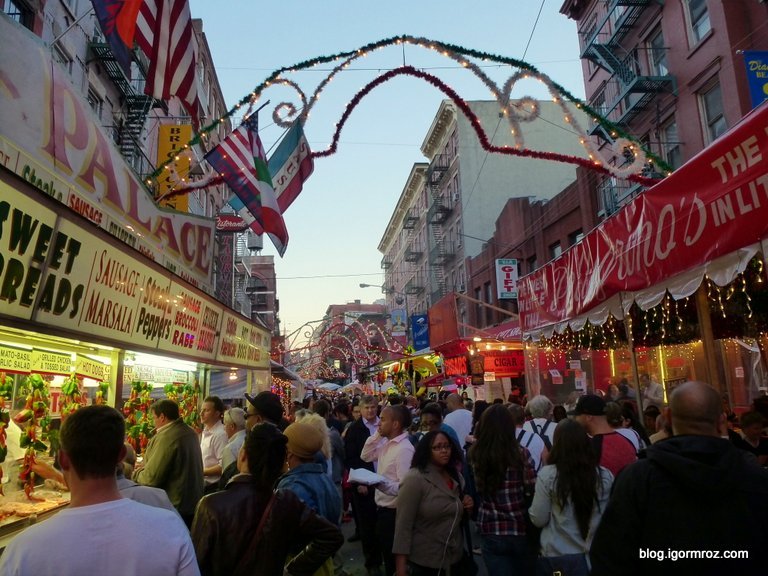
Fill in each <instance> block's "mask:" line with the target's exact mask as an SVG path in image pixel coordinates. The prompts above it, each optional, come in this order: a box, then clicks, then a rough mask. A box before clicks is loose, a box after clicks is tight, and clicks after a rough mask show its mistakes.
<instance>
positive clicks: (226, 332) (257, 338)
mask: <svg viewBox="0 0 768 576" xmlns="http://www.w3.org/2000/svg"><path fill="white" fill-rule="evenodd" d="M216 359H217V360H219V361H222V362H224V363H226V362H231V363H235V362H236V363H238V364H245V365H247V366H248V367H250V368H269V333H268V332H266V330H263V329H259V328H258V327H257V326H254V325H253V324H252V323H250V322H248V321H247V320H246V319H245V318H243V317H242V316H236V315H235V314H233V313H230V312H225V313H224V317H223V319H222V324H221V334H220V336H219V350H218V352H217V354H216Z"/></svg>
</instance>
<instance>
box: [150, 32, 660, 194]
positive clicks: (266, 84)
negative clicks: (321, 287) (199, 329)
mask: <svg viewBox="0 0 768 576" xmlns="http://www.w3.org/2000/svg"><path fill="white" fill-rule="evenodd" d="M404 45H411V46H416V47H419V48H423V49H425V50H431V51H433V52H437V53H439V54H441V55H443V56H444V57H446V58H449V59H450V60H453V61H454V62H456V63H458V64H459V65H460V66H461V67H463V68H465V69H466V70H467V71H468V72H469V73H472V74H473V75H474V76H475V77H476V78H478V79H479V80H480V81H481V82H482V83H483V84H484V85H485V86H486V87H487V88H488V90H489V92H490V93H491V95H492V96H493V98H494V99H495V100H496V101H497V102H498V103H499V107H500V109H501V111H502V114H504V116H505V117H506V120H507V122H508V124H509V130H510V133H511V134H512V136H513V137H514V145H511V146H510V145H506V146H494V145H493V144H492V142H491V139H489V137H488V135H487V134H486V132H485V130H484V129H483V127H482V125H481V123H480V120H479V119H478V117H477V116H476V115H475V114H474V113H473V112H472V110H471V109H470V107H469V104H468V103H467V102H466V101H465V100H463V99H462V98H461V96H459V94H458V93H457V92H456V91H455V90H454V89H453V88H451V87H450V86H449V85H448V84H446V83H445V82H444V81H443V80H441V79H440V78H438V77H437V76H435V75H433V74H430V73H428V72H425V71H423V70H419V69H417V68H414V67H412V66H408V65H402V66H399V67H397V68H394V69H392V70H388V71H386V72H384V73H382V74H380V75H379V76H377V77H376V78H375V79H373V80H372V81H370V82H369V83H368V84H366V85H365V86H364V87H363V88H361V89H360V90H359V91H358V92H357V93H356V94H355V95H354V96H353V97H352V99H351V100H350V101H349V102H348V103H347V105H346V108H345V110H344V112H343V114H342V116H341V119H340V120H339V122H338V123H337V124H336V127H335V130H334V133H333V136H332V138H331V144H330V145H329V146H328V148H326V149H325V150H318V151H314V152H312V156H313V157H314V158H322V157H326V156H331V155H333V154H335V153H336V150H337V147H338V143H339V138H340V136H341V132H342V130H343V129H344V125H345V123H346V121H347V119H348V118H349V116H350V115H351V113H352V111H353V110H354V109H355V108H356V107H357V105H358V104H359V103H360V101H361V100H362V99H363V98H364V97H365V96H367V95H368V94H369V93H370V92H372V91H373V90H374V89H375V88H377V87H379V86H381V85H382V84H385V83H386V82H388V81H389V80H392V79H393V78H397V77H399V76H411V77H413V78H419V79H421V80H424V81H426V82H428V83H429V84H431V85H432V86H434V87H435V88H437V89H438V90H440V91H441V92H442V93H443V94H445V95H446V96H447V97H448V98H449V99H450V100H452V101H453V102H454V103H455V105H456V106H457V108H458V109H459V110H460V111H461V112H462V114H464V116H466V118H467V119H468V120H469V122H470V124H471V125H472V127H473V128H474V130H475V132H476V133H477V136H478V138H479V141H480V145H481V146H482V148H483V149H484V150H486V151H488V152H492V153H496V154H504V155H509V156H521V157H527V158H538V159H544V160H551V161H556V162H565V163H569V164H575V165H579V166H584V167H586V168H590V169H592V170H595V171H598V172H602V173H604V174H609V175H611V176H614V177H616V178H621V179H626V180H629V181H632V182H636V183H638V184H641V185H644V186H650V185H653V184H654V183H655V182H656V181H657V180H656V179H653V178H649V177H646V176H644V175H643V174H644V173H647V172H649V168H650V167H653V166H654V165H655V168H652V169H651V170H650V172H651V173H653V174H655V175H660V174H663V175H668V174H669V173H670V172H671V168H670V166H669V165H668V164H666V163H665V162H664V161H663V160H662V159H660V158H658V157H657V156H655V155H654V154H652V153H651V152H650V151H649V150H647V149H645V148H644V146H643V144H642V143H641V142H640V141H639V140H638V139H637V138H635V137H633V136H631V135H630V134H628V133H626V132H625V131H624V130H623V129H622V128H621V127H620V126H617V125H616V124H614V123H612V122H611V121H610V120H608V119H607V118H605V117H603V116H602V115H600V114H599V113H598V112H597V111H596V110H595V109H593V108H591V107H590V106H589V105H587V104H586V103H584V102H582V101H581V100H579V99H578V98H576V97H575V96H574V95H573V94H571V93H570V92H568V90H566V89H565V88H563V87H562V86H560V85H559V84H558V83H557V82H555V81H554V80H552V79H551V78H550V77H549V76H547V75H546V74H543V73H542V72H539V71H538V70H537V69H536V68H535V67H534V66H532V65H530V64H528V63H527V62H524V61H521V60H516V59H514V58H507V57H504V56H499V55H496V54H491V53H488V52H482V51H479V50H473V49H468V48H464V47H462V46H457V45H454V44H449V43H445V42H440V41H435V40H429V39H428V38H421V37H416V36H408V35H402V36H395V37H393V38H387V39H384V40H380V41H378V42H373V43H371V44H367V45H365V46H362V47H361V48H358V49H357V50H352V51H347V52H339V53H337V54H332V55H328V56H319V57H316V58H312V59H310V60H305V61H303V62H300V63H298V64H295V65H293V66H287V67H283V68H279V69H277V70H275V71H273V72H272V73H271V74H270V75H269V76H268V77H267V78H266V79H265V80H264V81H263V82H262V83H261V84H259V85H258V86H256V87H255V88H254V89H253V91H252V92H250V93H249V94H248V95H246V96H244V97H243V98H242V99H241V100H240V101H239V102H238V103H237V104H235V106H233V107H232V108H231V109H230V110H229V111H227V113H226V114H224V115H223V116H221V117H220V118H218V119H216V120H215V121H213V122H211V123H210V124H208V125H207V126H204V127H202V128H201V129H200V131H199V132H198V133H197V134H195V136H194V138H193V139H192V140H190V141H189V142H188V143H187V144H185V145H184V147H183V148H182V150H181V151H180V152H179V154H178V155H177V156H176V157H172V158H170V159H169V160H168V161H166V162H165V163H164V164H161V165H160V166H159V167H158V169H157V170H156V171H155V172H154V173H153V174H152V175H151V176H150V177H149V178H148V179H147V182H146V183H147V185H148V186H150V187H151V186H153V185H154V184H155V181H156V179H157V178H158V177H159V176H160V175H161V174H162V177H163V179H165V178H168V179H169V180H170V181H171V182H173V183H174V186H173V189H172V190H171V192H170V193H168V194H166V195H165V196H166V197H168V196H174V195H178V194H186V193H189V192H191V191H193V190H198V189H201V188H206V187H209V186H214V185H217V184H220V183H221V182H222V175H221V174H214V175H212V176H211V177H209V178H206V179H204V180H202V181H197V182H194V183H193V182H191V181H190V180H188V175H187V174H180V173H179V172H178V170H177V169H176V162H177V161H178V160H179V159H181V158H182V157H187V158H188V159H189V160H190V165H191V166H195V165H196V164H197V160H196V159H195V157H194V153H193V150H192V147H193V146H195V145H197V144H201V143H203V142H204V141H205V140H206V138H208V135H209V134H210V133H211V132H213V131H216V130H218V129H219V128H220V125H221V124H222V123H224V122H225V121H227V120H228V119H230V118H231V117H233V116H235V115H236V114H238V115H239V114H242V112H243V110H242V109H243V108H244V107H245V109H246V110H248V111H250V110H252V108H253V106H254V105H255V104H256V103H257V102H258V101H259V100H260V98H261V97H262V95H263V93H264V92H265V91H266V90H267V89H268V88H270V87H274V86H282V87H288V88H291V89H293V90H295V91H296V93H297V95H298V98H299V100H300V105H299V106H296V105H295V104H293V103H291V102H280V103H279V104H277V105H276V106H275V108H274V110H273V113H272V119H273V121H274V122H275V123H276V124H277V125H278V126H280V127H283V128H288V127H290V126H291V125H292V124H293V123H294V122H295V121H297V120H298V121H300V122H302V123H305V122H306V121H307V119H308V118H309V116H310V113H311V112H312V109H313V107H314V106H315V104H316V103H317V101H318V99H319V98H320V96H321V94H322V92H323V90H324V89H325V88H326V87H327V86H328V84H329V83H330V82H331V81H332V80H333V79H334V78H335V77H336V76H337V75H338V74H339V73H340V72H342V71H344V70H345V69H347V68H349V67H350V66H351V65H352V64H353V63H355V61H356V60H358V59H360V58H364V57H366V56H368V55H369V54H371V53H373V52H376V51H379V50H385V49H388V48H392V47H398V48H402V47H403V46H404ZM398 57H399V56H398ZM478 62H480V63H482V65H489V63H493V64H498V65H504V66H509V67H510V69H511V70H512V74H511V75H510V76H509V78H508V79H507V80H506V82H504V84H503V85H501V86H500V85H499V84H497V83H495V82H494V81H493V80H491V79H490V78H489V77H488V75H487V74H486V73H485V72H484V71H483V69H482V67H481V65H480V64H478ZM329 63H330V64H333V65H334V67H333V68H332V69H331V71H330V72H329V73H328V75H327V76H326V77H325V78H324V79H323V80H322V81H321V82H320V84H319V85H318V86H317V88H316V89H315V91H314V92H313V93H312V95H311V96H307V94H306V93H305V92H304V91H303V90H302V89H301V87H300V86H299V85H298V84H297V83H296V82H295V81H294V80H292V79H291V77H290V76H291V74H293V73H296V72H299V71H304V70H311V69H313V68H315V67H317V66H320V65H323V64H329ZM530 79H533V80H537V81H539V82H541V83H542V84H543V85H544V86H546V88H547V90H548V91H549V94H550V96H551V98H552V101H553V102H555V103H557V104H558V105H559V107H560V109H561V110H562V113H563V120H564V121H565V122H566V123H567V124H569V125H570V126H571V127H572V128H573V132H574V134H575V136H576V137H577V138H578V139H579V142H580V144H581V145H582V146H583V147H584V149H585V152H586V155H585V156H572V155H568V154H559V153H555V152H547V151H543V150H532V149H529V148H526V146H525V135H524V131H523V129H522V125H523V124H525V123H529V122H533V121H534V120H536V119H537V118H538V115H539V107H538V103H537V100H535V99H534V98H532V97H529V96H523V97H520V98H512V92H513V90H514V88H515V85H516V84H517V83H518V82H519V81H521V80H530ZM574 109H577V110H582V111H583V112H584V113H586V114H587V116H589V117H590V118H591V119H592V121H593V122H594V123H595V124H599V125H601V126H602V127H603V128H604V129H605V131H606V133H608V134H610V135H611V137H612V138H614V141H613V143H612V145H611V146H609V147H606V148H604V149H600V148H599V147H598V146H597V145H596V143H595V142H594V141H593V139H592V138H591V137H590V136H589V134H588V130H586V129H585V128H584V127H583V126H581V125H580V123H579V121H578V120H577V118H576V116H575V115H574ZM246 115H247V113H246ZM616 159H619V161H618V162H617V161H616Z"/></svg>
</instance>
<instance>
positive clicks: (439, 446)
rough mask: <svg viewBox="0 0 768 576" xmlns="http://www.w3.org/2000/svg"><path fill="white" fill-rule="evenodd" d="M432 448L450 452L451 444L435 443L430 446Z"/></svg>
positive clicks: (437, 450) (436, 450)
mask: <svg viewBox="0 0 768 576" xmlns="http://www.w3.org/2000/svg"><path fill="white" fill-rule="evenodd" d="M432 450H434V451H435V452H450V451H451V445H450V444H435V445H433V446H432Z"/></svg>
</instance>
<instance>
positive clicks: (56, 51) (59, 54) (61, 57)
mask: <svg viewBox="0 0 768 576" xmlns="http://www.w3.org/2000/svg"><path fill="white" fill-rule="evenodd" d="M53 59H54V60H56V62H58V63H59V64H61V65H62V67H63V68H64V69H65V70H66V71H67V73H68V74H69V75H70V76H71V75H72V62H73V61H72V57H71V56H70V55H69V54H67V53H66V52H65V51H64V50H62V49H61V47H60V46H59V45H58V44H55V45H54V46H53Z"/></svg>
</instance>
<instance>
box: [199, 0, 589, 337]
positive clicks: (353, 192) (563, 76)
mask: <svg viewBox="0 0 768 576" xmlns="http://www.w3.org/2000/svg"><path fill="white" fill-rule="evenodd" d="M561 5H562V0H545V2H544V3H543V8H542V10H541V16H540V18H539V21H538V23H537V24H536V29H535V31H534V32H533V36H532V38H531V31H532V29H533V27H534V22H535V21H536V18H537V14H538V13H539V9H540V8H541V7H542V3H541V1H540V0H522V1H520V2H510V1H509V0H507V1H506V2H502V1H497V0H493V1H487V2H486V1H480V2H456V1H453V0H388V1H387V2H365V1H357V2H356V1H353V0H346V1H341V0H323V1H322V2H321V1H309V0H304V1H299V0H282V1H280V2H254V1H253V0H250V1H244V0H238V1H228V2H210V1H209V0H205V1H203V0H191V2H190V6H191V11H192V17H193V18H202V19H203V30H204V32H205V34H206V36H207V39H208V44H209V46H210V49H211V52H212V55H213V60H214V64H215V66H216V71H217V74H218V78H219V83H220V84H221V88H222V91H223V94H224V98H225V101H226V103H227V106H228V107H231V106H233V105H234V104H235V103H236V102H237V101H239V100H240V99H241V98H242V97H243V96H245V95H246V94H248V93H249V92H250V91H251V90H253V88H255V87H256V86H258V85H259V84H261V82H262V81H263V80H264V79H265V78H266V77H267V76H269V75H270V74H271V73H272V72H273V71H274V70H275V69H277V68H281V67H283V66H290V65H293V64H297V63H299V62H301V61H303V60H308V59H312V58H315V57H318V56H322V55H330V54H335V53H337V52H342V51H347V50H354V49H356V48H358V47H361V46H363V45H365V44H368V43H370V42H375V41H377V40H381V39H384V38H389V37H392V36H396V35H400V34H409V35H413V36H421V37H426V38H429V39H430V40H440V41H443V42H447V43H451V44H456V45H459V46H463V47H465V48H473V49H476V50H480V51H483V52H489V53H493V54H498V55H500V56H506V57H510V58H517V59H520V60H525V61H526V62H528V63H529V64H532V65H533V66H535V67H536V68H538V69H539V71H541V72H543V73H545V74H548V75H549V76H550V77H551V78H552V79H553V80H555V81H556V82H558V83H559V84H561V85H562V86H564V87H565V88H566V89H568V90H569V91H570V92H571V93H572V94H574V95H576V96H577V97H580V98H582V97H583V94H584V89H583V81H582V73H581V62H580V60H579V47H578V39H577V34H576V25H575V23H574V22H573V21H572V20H569V19H568V18H566V17H565V16H563V15H561V14H560V13H559V8H560V6H561ZM529 38H531V39H530V45H529V46H528V48H527V52H526V46H527V45H528V43H529ZM403 59H405V61H406V63H407V64H409V65H412V66H414V67H416V68H424V69H427V70H428V71H429V72H430V73H432V74H434V75H436V76H438V77H440V78H441V79H442V80H443V81H444V82H446V83H447V84H448V85H450V86H451V87H452V88H453V89H454V90H456V91H457V92H458V93H459V95H460V96H461V97H462V98H464V99H465V100H488V99H491V98H492V97H491V95H490V93H489V92H488V90H487V88H486V87H485V86H484V85H482V84H481V83H480V82H479V81H478V80H476V79H475V78H474V76H473V75H472V74H471V73H470V72H468V71H466V70H464V69H461V68H459V67H458V66H457V65H456V63H455V62H453V61H452V60H450V59H448V58H444V57H441V56H438V55H435V54H434V53H432V52H431V51H427V50H424V49H422V48H417V47H413V46H407V47H406V48H405V50H404V51H403V49H402V48H401V47H395V46H393V47H389V48H386V49H384V50H380V51H378V52H377V53H375V54H373V55H371V56H369V57H368V58H364V59H359V60H357V61H356V62H355V63H354V64H353V65H352V66H351V67H350V68H349V69H347V70H345V71H344V72H342V73H341V74H340V75H338V76H337V77H336V80H334V81H333V82H331V84H329V86H328V87H327V88H326V90H325V91H323V93H322V96H321V97H320V100H319V101H318V103H317V104H316V105H315V107H314V108H313V110H312V112H311V115H310V117H309V120H308V122H307V124H306V126H305V132H306V134H307V138H308V139H309V143H310V146H311V147H312V149H313V150H321V149H324V148H326V147H327V146H328V145H329V144H330V141H331V137H332V134H333V132H334V130H335V125H336V123H337V122H338V121H339V119H340V118H341V115H342V113H343V111H344V109H345V107H346V105H347V103H348V102H349V101H350V100H351V99H352V98H353V97H354V95H355V93H356V92H357V91H358V90H359V89H360V88H362V87H363V86H364V85H365V84H367V83H368V82H370V81H372V80H373V79H374V78H376V77H377V76H379V75H380V74H382V73H384V72H386V71H387V70H390V69H392V68H396V67H398V66H401V65H402V64H403ZM478 64H482V63H481V62H478ZM331 68H332V65H323V66H319V67H318V68H317V69H313V70H311V71H304V72H298V73H295V74H293V75H292V76H290V77H291V79H292V80H294V81H295V82H297V83H298V84H299V85H300V86H301V88H302V89H303V90H304V92H305V93H306V95H307V98H309V97H311V95H312V93H313V92H314V91H315V89H316V87H317V86H318V84H319V83H320V82H322V81H323V79H324V78H325V77H326V76H327V75H328V73H329V71H330V69H331ZM484 71H485V72H486V73H487V74H488V75H489V76H490V77H491V79H493V80H494V81H495V82H497V83H498V84H499V85H501V84H503V83H504V81H505V80H506V79H507V78H508V77H509V76H510V75H511V73H514V71H515V70H513V69H511V68H509V67H498V66H493V67H487V68H484ZM526 95H527V96H533V97H535V98H547V97H548V93H547V92H546V90H545V89H544V88H543V87H542V86H541V85H539V84H533V83H529V84H526V85H525V86H521V87H519V88H518V89H517V90H515V91H513V93H512V97H513V98H518V97H521V96H526ZM267 99H269V100H270V101H271V105H270V106H268V107H267V108H265V109H264V110H262V112H261V114H260V124H261V137H262V140H263V142H264V145H265V147H266V148H267V149H269V148H270V147H271V146H272V145H273V144H274V143H275V142H276V141H277V139H278V138H279V137H280V136H281V134H282V132H283V130H282V129H281V128H279V127H277V126H274V125H273V122H272V111H273V110H274V108H275V106H276V105H277V104H278V103H280V102H283V101H286V100H287V101H290V102H292V103H294V104H295V105H296V106H297V107H300V106H301V101H300V98H299V97H298V96H297V95H296V93H295V92H291V91H288V90H287V89H284V88H270V89H267V90H265V91H264V93H263V94H262V98H261V101H260V102H259V104H262V103H264V102H265V101H266V100H267ZM442 99H443V95H442V93H441V92H439V91H438V90H437V89H436V88H434V87H432V86H431V85H429V84H426V83H425V82H423V81H422V80H418V79H416V78H411V77H398V78H395V79H393V80H391V81H389V82H387V83H385V84H384V85H382V86H380V87H378V88H377V89H375V90H374V91H373V92H372V93H371V94H369V95H368V96H367V97H366V98H364V99H363V100H362V102H361V103H360V105H359V106H358V107H357V108H356V109H355V111H354V112H353V113H352V115H351V116H350V118H349V120H348V121H347V124H346V126H345V129H344V131H343V132H342V134H341V139H340V142H339V148H338V151H337V153H336V154H335V155H333V156H330V157H328V158H319V159H316V161H315V171H314V174H313V175H312V176H311V177H310V179H309V180H308V181H307V182H306V183H305V185H304V190H303V192H302V194H301V196H299V198H298V199H297V200H296V202H295V203H294V204H293V205H292V206H291V207H290V208H289V209H288V210H287V211H286V213H285V215H284V216H285V221H286V224H287V226H288V232H289V234H290V241H289V244H288V250H287V252H286V254H285V257H284V258H282V259H281V258H280V257H279V256H277V255H276V254H277V253H276V251H275V250H274V248H273V247H272V245H271V244H270V242H269V239H268V238H265V240H264V251H263V252H262V254H264V255H270V254H272V255H275V262H276V263H275V268H276V273H277V293H278V297H279V299H280V318H281V322H282V328H283V331H284V332H285V333H287V334H290V333H292V332H294V331H296V330H297V329H299V328H300V327H301V326H302V325H303V324H304V323H305V322H308V321H312V320H319V319H321V318H322V317H323V315H324V313H325V310H326V308H327V307H328V305H330V304H343V303H345V302H349V301H353V300H355V299H360V300H361V301H362V302H364V303H366V302H373V301H374V300H376V299H377V298H380V297H381V293H380V292H379V290H377V289H375V288H367V289H362V288H359V286H358V285H359V284H360V283H361V282H365V283H369V284H381V283H382V281H383V271H382V270H381V268H380V266H379V264H380V261H381V253H379V251H378V250H377V247H378V245H379V242H380V241H381V238H382V235H383V233H384V230H385V228H386V225H387V223H388V222H389V219H390V217H391V215H392V211H393V210H394V208H395V205H396V203H397V200H398V198H399V196H400V193H401V192H402V189H403V186H404V185H405V181H406V179H407V177H408V174H409V172H410V169H411V166H412V165H413V163H414V162H424V161H425V158H424V157H423V156H422V154H421V151H420V146H421V143H422V142H423V140H424V137H425V135H426V133H427V131H428V129H429V127H430V125H431V123H432V120H433V119H434V116H435V113H436V112H437V109H438V106H439V104H440V101H441V100H442Z"/></svg>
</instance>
